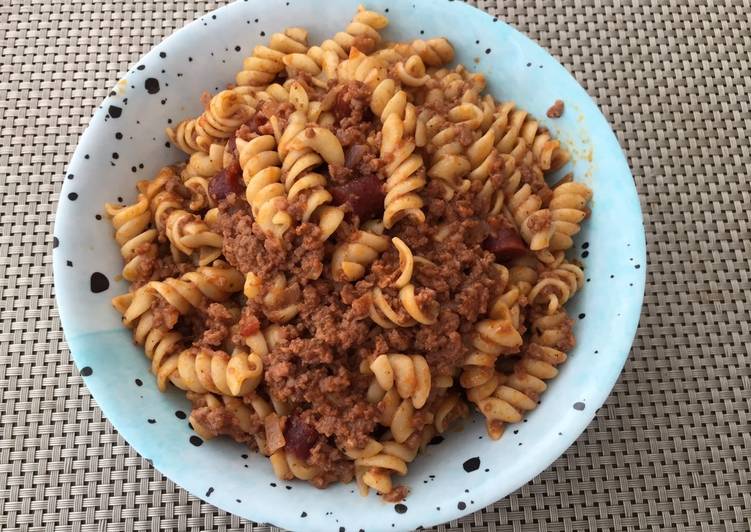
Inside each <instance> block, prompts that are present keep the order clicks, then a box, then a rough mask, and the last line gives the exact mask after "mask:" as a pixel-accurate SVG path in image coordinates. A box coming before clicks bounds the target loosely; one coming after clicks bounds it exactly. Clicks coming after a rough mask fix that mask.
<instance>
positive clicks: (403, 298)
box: [369, 283, 438, 329]
mask: <svg viewBox="0 0 751 532" xmlns="http://www.w3.org/2000/svg"><path fill="white" fill-rule="evenodd" d="M371 297H372V304H371V306H370V311H369V315H370V319H372V320H373V321H374V322H376V323H377V324H378V325H380V326H381V327H383V328H384V329H393V328H394V327H412V326H413V325H416V324H417V323H422V324H423V325H432V324H434V323H435V322H436V321H437V319H438V309H437V308H435V307H429V308H428V309H423V308H422V305H421V303H420V302H419V300H418V298H417V297H416V294H415V285H413V284H411V283H410V284H407V285H406V286H404V287H402V288H401V289H400V290H399V295H398V298H397V301H398V303H399V306H398V307H397V309H394V307H393V306H392V305H391V304H390V303H389V301H388V300H387V299H386V296H385V295H384V294H383V292H382V291H381V289H380V288H379V287H377V286H376V287H375V288H373V291H372V293H371Z"/></svg>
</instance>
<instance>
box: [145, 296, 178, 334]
mask: <svg viewBox="0 0 751 532" xmlns="http://www.w3.org/2000/svg"><path fill="white" fill-rule="evenodd" d="M151 314H152V315H153V316H154V322H153V324H152V328H154V329H162V328H164V329H166V330H168V331H169V330H171V329H173V328H174V327H175V324H176V323H177V319H178V318H179V317H180V312H178V310H177V309H176V308H175V307H173V306H172V305H170V304H169V303H167V301H166V300H165V299H163V298H161V297H157V298H155V299H154V301H153V302H152V303H151Z"/></svg>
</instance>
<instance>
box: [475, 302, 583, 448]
mask: <svg viewBox="0 0 751 532" xmlns="http://www.w3.org/2000/svg"><path fill="white" fill-rule="evenodd" d="M567 321H570V320H568V318H567V317H566V315H565V313H563V312H559V313H557V314H555V315H553V316H548V317H547V318H546V319H544V320H537V322H536V328H537V329H538V332H535V333H534V334H533V336H532V338H531V339H530V343H529V344H528V345H527V346H526V348H525V349H524V352H523V353H522V356H521V357H520V358H519V360H518V361H517V362H516V364H515V365H514V368H513V371H512V373H511V374H510V375H504V374H499V376H498V377H499V385H498V387H497V388H496V389H495V390H494V391H493V394H492V395H490V396H489V397H485V398H483V399H480V400H479V401H478V402H477V404H478V407H479V409H480V411H481V412H482V413H483V415H484V416H485V418H486V420H487V428H488V434H489V435H490V437H491V438H493V439H498V438H500V437H501V436H502V435H503V428H504V425H505V424H506V423H518V422H519V421H521V420H522V418H523V417H524V412H527V411H529V410H533V409H534V408H535V407H536V406H537V401H538V399H539V398H540V395H541V394H542V393H543V392H544V391H545V390H546V389H547V384H546V383H545V381H548V380H550V379H552V378H554V377H555V376H556V375H558V370H557V369H556V367H557V366H559V365H560V364H563V362H565V361H566V354H565V353H564V352H563V351H562V350H560V349H557V348H556V347H555V346H554V345H555V344H553V343H552V342H551V341H550V338H558V337H559V335H561V334H566V332H565V331H563V329H564V328H566V327H567V326H568V327H570V323H566V322H567Z"/></svg>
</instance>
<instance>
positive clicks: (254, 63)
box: [235, 28, 308, 87]
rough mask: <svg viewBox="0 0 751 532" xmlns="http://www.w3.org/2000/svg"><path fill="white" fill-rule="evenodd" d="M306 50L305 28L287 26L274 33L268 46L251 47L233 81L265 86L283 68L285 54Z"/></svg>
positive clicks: (252, 85)
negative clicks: (248, 55)
mask: <svg viewBox="0 0 751 532" xmlns="http://www.w3.org/2000/svg"><path fill="white" fill-rule="evenodd" d="M307 50H308V32H307V31H306V30H305V29H303V28H287V29H285V30H284V32H283V33H274V34H273V35H272V36H271V40H270V42H269V45H268V46H264V45H258V46H256V47H255V48H253V54H252V55H251V56H250V57H246V58H245V61H244V62H243V69H242V70H241V71H240V72H238V74H237V76H236V78H235V81H236V82H237V84H238V85H244V86H251V87H266V86H267V85H269V84H270V83H272V82H273V81H274V79H276V77H277V76H278V75H279V73H280V72H281V71H282V70H284V66H285V65H284V57H285V55H287V54H293V53H299V54H304V53H305V52H306V51H307Z"/></svg>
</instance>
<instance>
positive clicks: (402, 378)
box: [369, 353, 430, 408]
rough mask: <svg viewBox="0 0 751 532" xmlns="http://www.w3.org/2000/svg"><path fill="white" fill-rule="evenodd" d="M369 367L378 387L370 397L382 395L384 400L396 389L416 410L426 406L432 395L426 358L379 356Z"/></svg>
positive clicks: (400, 355) (419, 356)
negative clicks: (429, 396)
mask: <svg viewBox="0 0 751 532" xmlns="http://www.w3.org/2000/svg"><path fill="white" fill-rule="evenodd" d="M369 367H370V371H371V372H372V373H373V375H374V381H373V385H372V386H377V389H375V390H373V391H371V392H369V395H371V394H372V395H373V396H376V395H378V394H380V395H381V398H382V396H383V395H385V393H386V392H388V391H389V390H391V389H392V388H396V391H397V392H398V394H399V397H401V398H402V399H410V400H411V401H412V406H414V407H415V408H422V407H423V406H424V405H425V402H426V401H427V400H428V395H429V394H430V368H429V367H428V363H427V361H426V360H425V357H423V356H422V355H403V354H400V353H391V354H386V355H379V356H378V357H377V358H376V359H375V360H374V361H373V362H372V363H371V364H370V366H369ZM379 400H380V398H379Z"/></svg>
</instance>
